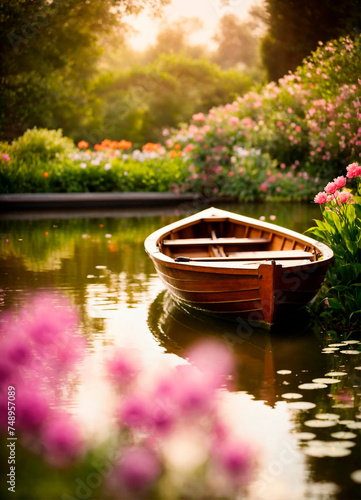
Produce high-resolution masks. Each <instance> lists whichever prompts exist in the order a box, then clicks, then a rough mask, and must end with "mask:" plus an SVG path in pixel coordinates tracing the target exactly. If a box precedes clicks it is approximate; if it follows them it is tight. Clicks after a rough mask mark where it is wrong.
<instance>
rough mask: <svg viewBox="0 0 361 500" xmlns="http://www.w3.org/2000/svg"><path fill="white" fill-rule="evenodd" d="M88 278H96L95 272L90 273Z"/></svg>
mask: <svg viewBox="0 0 361 500" xmlns="http://www.w3.org/2000/svg"><path fill="white" fill-rule="evenodd" d="M87 278H95V276H94V274H88V276H87Z"/></svg>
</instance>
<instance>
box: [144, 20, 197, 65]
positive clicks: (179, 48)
mask: <svg viewBox="0 0 361 500" xmlns="http://www.w3.org/2000/svg"><path fill="white" fill-rule="evenodd" d="M201 28H202V22H201V21H200V20H199V19H198V18H194V17H188V18H181V19H179V20H178V21H175V22H172V24H167V23H165V24H163V25H162V26H161V29H160V31H159V33H158V35H157V40H156V43H155V45H153V46H151V47H150V48H149V49H148V50H147V51H146V52H145V54H144V58H143V61H144V63H150V62H153V61H155V60H156V59H157V58H158V57H159V56H160V55H161V54H180V53H183V54H185V55H186V56H188V57H192V58H194V59H199V58H201V57H204V56H205V52H206V51H205V48H204V47H201V46H196V45H191V43H190V41H189V38H190V35H191V34H192V33H194V32H195V31H198V30H200V29H201Z"/></svg>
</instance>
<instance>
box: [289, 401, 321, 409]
mask: <svg viewBox="0 0 361 500" xmlns="http://www.w3.org/2000/svg"><path fill="white" fill-rule="evenodd" d="M287 406H288V408H291V409H292V410H311V409H312V408H315V406H316V405H315V403H309V402H308V401H294V402H292V403H288V404H287Z"/></svg>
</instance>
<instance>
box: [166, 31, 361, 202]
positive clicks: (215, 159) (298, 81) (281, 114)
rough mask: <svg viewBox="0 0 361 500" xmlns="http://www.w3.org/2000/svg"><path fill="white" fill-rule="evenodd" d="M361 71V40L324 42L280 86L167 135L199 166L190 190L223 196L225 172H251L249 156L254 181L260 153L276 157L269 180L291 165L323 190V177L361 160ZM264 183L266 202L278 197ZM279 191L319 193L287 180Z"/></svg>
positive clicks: (302, 196)
mask: <svg viewBox="0 0 361 500" xmlns="http://www.w3.org/2000/svg"><path fill="white" fill-rule="evenodd" d="M360 72H361V36H357V37H356V38H355V40H354V41H353V40H351V39H350V38H348V37H346V38H342V39H340V40H336V41H333V42H329V43H328V44H327V45H326V46H323V45H322V44H321V45H320V47H319V48H318V49H317V50H316V51H315V52H314V53H313V54H312V55H311V56H310V57H309V58H308V59H307V60H305V61H304V64H303V65H302V66H301V67H300V68H299V69H298V70H297V71H296V72H295V73H290V74H288V75H286V76H284V77H283V78H281V79H280V80H279V82H278V84H276V83H274V82H271V83H269V84H268V85H266V86H265V87H264V88H263V89H262V90H261V91H260V92H255V91H253V92H249V93H247V94H246V95H244V96H243V97H239V98H237V99H236V100H235V101H234V102H233V103H231V104H227V105H225V106H221V107H218V108H213V109H211V110H210V111H209V113H208V115H204V114H203V113H198V114H195V115H193V120H192V122H191V124H190V125H184V126H183V127H182V128H181V129H179V130H178V131H175V132H173V134H172V135H170V136H169V133H168V131H166V133H167V135H168V138H167V140H166V145H167V147H173V145H174V144H176V143H180V144H182V148H183V151H186V152H187V155H188V157H189V159H190V161H191V162H192V164H194V165H195V167H196V173H197V175H198V177H197V178H195V177H194V176H193V179H192V178H190V179H189V181H188V183H187V184H186V185H185V186H183V189H184V188H185V189H192V185H193V189H196V190H199V189H200V188H203V189H204V190H207V189H209V187H210V186H211V185H213V189H214V188H216V189H217V190H219V186H218V184H220V183H223V181H224V174H226V175H227V174H228V172H231V171H232V169H236V170H237V168H241V169H242V168H243V167H244V166H245V165H244V164H243V163H244V160H243V158H244V156H246V155H249V160H248V162H247V165H246V168H245V170H244V171H243V170H242V175H243V174H244V175H245V176H246V177H251V178H254V176H253V172H252V171H253V169H254V167H255V168H256V169H257V168H258V167H257V163H258V162H259V159H258V158H257V155H256V154H254V152H255V151H258V155H260V156H264V155H269V156H268V158H269V159H270V161H269V162H268V164H267V165H266V168H267V169H269V168H270V167H271V166H273V167H274V168H275V170H274V171H273V172H272V174H271V176H270V177H273V175H274V174H276V175H277V173H278V172H281V173H282V169H281V166H285V169H286V170H283V173H284V174H288V173H289V170H291V167H293V170H291V171H292V172H293V173H292V176H293V175H295V177H297V176H298V175H299V174H300V177H303V180H304V174H305V175H307V176H308V177H307V179H306V180H307V181H308V182H307V184H308V185H310V182H312V179H317V180H315V181H314V184H313V188H314V189H317V187H318V182H319V181H318V178H319V177H320V174H321V176H322V177H324V176H326V175H329V174H330V172H331V173H334V174H338V173H339V171H338V169H339V164H340V163H345V162H346V163H347V162H350V161H352V159H353V158H354V157H355V156H356V157H358V156H360V155H361V147H360V146H361V127H360V117H361V115H360V106H361V80H360V79H358V78H357V75H359V74H360ZM238 152H240V154H239V153H238ZM266 163H267V161H266ZM294 170H295V171H294ZM219 175H221V176H223V177H218V176H219ZM231 176H232V174H231ZM286 179H287V177H286ZM192 180H193V181H194V182H193V184H192ZM202 180H203V181H204V182H203V183H202ZM255 182H257V181H256V179H255ZM258 182H259V186H261V185H263V188H262V189H261V191H263V195H264V196H266V195H265V193H266V192H267V196H266V197H270V196H271V197H272V196H274V194H275V193H274V192H273V190H272V189H271V190H270V189H267V190H266V189H265V186H264V182H265V179H264V178H262V177H261V178H260V179H258ZM282 182H283V181H282ZM245 183H246V184H247V183H248V181H246V182H245ZM267 184H268V186H267V187H269V184H270V183H269V182H268V183H267ZM277 187H280V188H281V190H282V195H280V196H282V197H283V196H284V197H286V198H287V197H288V198H291V199H294V198H295V197H296V199H297V198H298V199H305V198H306V197H307V195H310V192H312V184H311V185H310V191H307V189H308V188H307V187H306V189H305V183H304V182H299V183H298V188H299V189H293V188H294V184H292V182H288V181H287V183H286V184H285V185H283V186H277ZM288 187H289V189H288ZM232 188H235V189H236V183H234V182H233V183H232V185H231V186H228V187H226V190H227V192H231V191H232ZM241 191H242V190H241ZM314 192H315V191H314ZM236 193H237V191H236V192H235V194H236ZM278 193H281V192H280V191H278Z"/></svg>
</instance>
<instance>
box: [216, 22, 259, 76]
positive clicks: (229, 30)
mask: <svg viewBox="0 0 361 500" xmlns="http://www.w3.org/2000/svg"><path fill="white" fill-rule="evenodd" d="M214 40H215V41H216V42H217V43H218V48H217V50H216V52H215V55H214V57H213V60H214V61H215V62H216V63H217V64H219V65H220V66H221V67H222V68H231V67H234V66H237V65H239V64H240V63H242V64H243V65H245V66H254V65H255V64H256V63H257V61H258V45H259V38H258V37H257V36H256V35H255V34H254V26H253V25H252V23H251V22H244V21H241V20H240V19H239V18H238V17H237V16H235V15H233V14H227V15H225V16H223V17H222V18H221V20H220V22H219V26H218V30H217V32H216V34H215V36H214Z"/></svg>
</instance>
